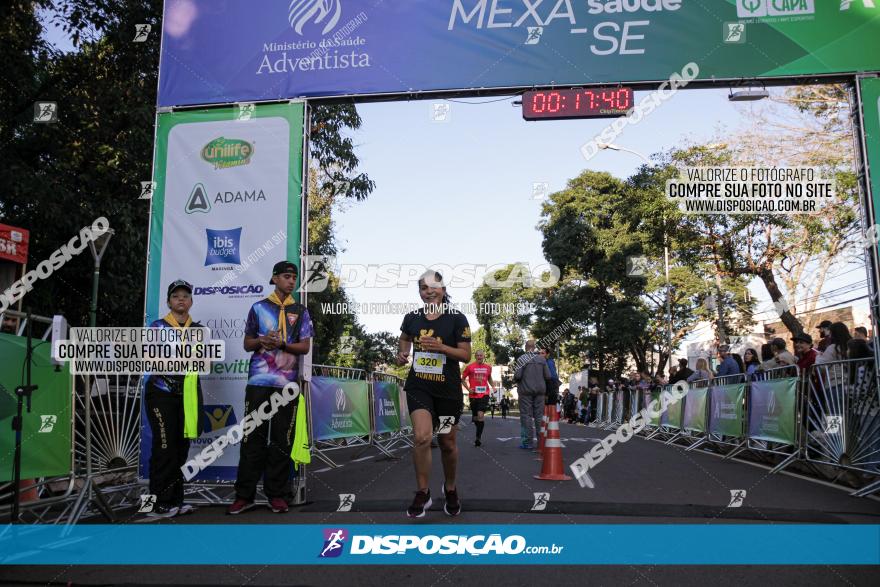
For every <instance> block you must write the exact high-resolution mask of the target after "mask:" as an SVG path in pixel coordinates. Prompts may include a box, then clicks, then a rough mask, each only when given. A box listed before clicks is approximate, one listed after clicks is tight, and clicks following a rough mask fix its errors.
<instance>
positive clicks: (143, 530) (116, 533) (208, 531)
mask: <svg viewBox="0 0 880 587" xmlns="http://www.w3.org/2000/svg"><path fill="white" fill-rule="evenodd" d="M423 563H424V564H432V565H436V564H455V565H461V564H491V565H494V564H530V565H531V564H552V565H559V564H567V565H597V564H599V565H603V564H604V565H617V564H627V565H715V564H727V565H876V564H880V525H714V526H707V525H682V524H668V525H580V526H576V525H570V524H569V525H510V526H483V525H458V526H448V525H444V526H437V525H424V526H423V525H419V526H413V525H376V526H365V525H341V526H323V525H275V524H273V525H225V524H224V525H180V524H169V525H155V526H137V525H81V526H8V525H7V526H4V527H2V529H0V564H4V565H186V564H238V565H248V564H261V565H264V564H269V565H303V564H382V565H387V564H423Z"/></svg>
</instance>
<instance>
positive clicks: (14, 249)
mask: <svg viewBox="0 0 880 587" xmlns="http://www.w3.org/2000/svg"><path fill="white" fill-rule="evenodd" d="M29 241H30V232H28V231H27V230H26V229H24V228H16V227H15V226H9V225H8V224H0V259H4V260H6V261H12V262H13V263H21V264H22V265H26V264H27V258H28V242H29Z"/></svg>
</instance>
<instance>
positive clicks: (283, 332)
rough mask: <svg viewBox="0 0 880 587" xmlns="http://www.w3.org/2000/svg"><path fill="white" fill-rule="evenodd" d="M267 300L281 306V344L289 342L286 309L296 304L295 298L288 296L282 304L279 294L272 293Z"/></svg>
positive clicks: (279, 311)
mask: <svg viewBox="0 0 880 587" xmlns="http://www.w3.org/2000/svg"><path fill="white" fill-rule="evenodd" d="M266 299H267V300H269V301H270V302H272V303H273V304H277V305H278V306H279V310H278V330H280V331H281V342H287V320H285V319H284V308H286V307H287V306H292V305H293V304H295V303H296V302H294V301H293V297H291V295H290V294H287V298H285V300H284V301H283V302H282V301H281V300H280V299H278V294H276V293H275V292H274V291H273V292H272V295H270V296H269V297H268V298H266Z"/></svg>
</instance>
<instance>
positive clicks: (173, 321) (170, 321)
mask: <svg viewBox="0 0 880 587" xmlns="http://www.w3.org/2000/svg"><path fill="white" fill-rule="evenodd" d="M163 320H165V322H167V323H168V324H170V325H171V326H173V327H174V328H177V329H178V330H183V329H185V328H189V325H190V324H192V323H193V319H192V316H190V315H187V317H186V324H184V325H183V326H181V325H180V323H179V322H178V321H177V318H175V317H174V314H173V313H172V312H168V314H167V315H166V316H165V318H163Z"/></svg>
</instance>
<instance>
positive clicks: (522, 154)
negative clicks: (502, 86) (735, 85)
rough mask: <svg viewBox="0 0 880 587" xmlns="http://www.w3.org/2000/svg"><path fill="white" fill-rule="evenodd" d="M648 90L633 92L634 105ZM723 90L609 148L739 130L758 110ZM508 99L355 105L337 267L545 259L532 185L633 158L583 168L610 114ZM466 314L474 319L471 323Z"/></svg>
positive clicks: (611, 168) (762, 305) (634, 160)
mask: <svg viewBox="0 0 880 587" xmlns="http://www.w3.org/2000/svg"><path fill="white" fill-rule="evenodd" d="M774 91H781V90H774ZM646 94H647V92H637V93H636V103H638V102H639V100H641V99H642V98H644V96H645V95H646ZM727 94H728V90H726V89H712V90H708V89H701V90H685V91H680V92H678V93H677V94H675V96H674V97H673V98H672V99H670V100H668V101H667V102H665V103H663V105H662V106H660V107H659V108H657V109H656V110H655V111H654V112H653V113H652V114H651V115H650V116H648V117H646V118H645V119H643V120H642V121H641V122H640V123H639V124H637V125H633V126H629V127H627V128H626V129H625V130H624V131H623V133H622V134H621V135H620V136H618V137H617V138H616V139H615V141H614V142H615V143H616V144H617V145H620V146H621V147H626V148H628V149H632V150H635V151H638V152H640V153H642V154H644V155H647V156H650V155H651V154H653V153H657V152H661V151H664V150H666V149H669V148H671V147H675V146H681V145H682V144H683V143H684V142H687V141H707V142H711V141H715V140H723V139H724V137H725V136H726V135H727V134H729V133H733V132H735V131H736V130H738V129H740V128H744V126H745V125H746V124H747V121H746V118H747V114H748V113H749V110H751V109H753V108H760V107H761V105H760V103H754V102H746V103H742V102H740V103H733V102H730V101H729V100H728V99H727ZM492 100H494V101H492ZM512 101H513V98H509V99H503V100H499V99H498V98H480V99H469V100H465V101H453V102H449V101H445V102H444V101H439V100H435V101H431V100H426V101H414V102H393V103H379V104H362V105H359V106H358V111H359V112H360V113H361V116H362V118H363V121H364V123H363V126H362V128H361V129H360V130H359V131H358V132H357V133H354V134H353V138H354V140H355V142H356V144H357V153H358V156H359V157H360V159H361V167H362V169H363V170H364V171H366V172H368V173H369V174H370V177H372V178H373V179H374V180H375V181H376V190H375V191H374V192H373V193H372V194H371V195H370V197H369V199H368V200H367V201H365V202H361V203H354V204H351V205H348V206H347V207H346V209H345V210H344V211H342V212H341V213H338V214H337V234H338V237H339V240H340V243H341V244H342V246H343V247H344V248H346V251H345V252H344V253H341V254H340V255H339V257H338V261H340V262H343V263H356V264H360V263H414V264H423V265H428V266H430V265H431V264H432V263H445V264H450V265H451V264H455V263H474V264H484V265H492V264H495V263H511V262H515V261H522V262H526V263H529V264H530V265H536V264H540V263H543V262H544V259H543V255H542V251H541V234H540V232H539V231H538V230H537V228H536V225H537V223H538V220H539V216H540V204H541V202H540V201H536V200H534V199H532V184H533V183H534V182H548V183H549V184H550V191H556V190H559V189H562V188H564V186H565V183H566V181H567V180H568V179H570V178H573V177H575V176H577V175H578V174H580V173H581V172H583V171H584V170H586V169H591V170H595V171H608V172H610V173H612V174H614V175H616V176H617V177H621V178H625V177H627V176H629V175H630V174H632V173H633V172H635V171H636V169H637V168H638V166H639V165H640V164H641V162H642V161H641V159H640V158H639V157H637V156H635V155H632V154H629V153H625V152H614V151H602V152H600V153H599V154H597V155H596V156H595V157H593V158H592V159H590V160H589V161H587V160H586V159H585V158H584V157H583V155H582V154H581V152H580V147H581V145H583V144H584V143H585V142H586V141H588V140H589V139H591V138H593V137H594V136H595V135H597V134H598V133H599V132H600V131H601V130H602V129H603V128H605V126H607V125H608V124H610V123H611V122H612V121H613V119H592V120H564V121H536V122H526V121H524V120H523V119H522V115H521V109H520V107H513V106H511V102H512ZM434 102H443V103H445V104H448V105H450V106H451V109H450V116H449V121H448V122H434V121H432V117H431V112H432V109H433V106H432V105H433V103H434ZM462 102H468V103H462ZM481 102H483V103H481ZM673 255H674V251H673ZM860 279H864V274H863V272H861V273H860V272H859V271H852V272H850V273H848V274H846V275H844V276H842V277H841V278H839V279H835V280H831V281H830V282H829V283H828V284H826V289H828V288H829V287H839V286H841V285H845V284H847V283H852V282H854V281H859V280H860ZM750 289H751V291H752V293H753V294H754V296H755V297H756V299H757V300H758V305H757V308H758V310H765V311H766V310H768V309H769V310H772V304H770V301H769V297H768V296H767V294H766V291H765V289H764V287H763V285H762V284H761V283H760V282H756V283H754V284H753V285H752V287H751V288H750ZM449 292H450V293H451V294H452V297H453V300H454V301H458V302H467V301H470V298H471V294H472V292H473V288H463V287H462V288H450V289H449ZM350 293H351V295H352V297H353V298H354V299H355V300H356V301H357V302H361V303H364V302H385V301H388V300H390V301H392V302H412V303H416V302H418V301H419V300H418V293H417V291H416V289H415V287H409V288H374V289H367V288H363V287H358V288H352V289H350ZM861 293H864V292H863V291H860V292H856V293H855V294H853V293H852V292H850V293H849V294H847V295H846V296H843V297H840V298H837V299H839V300H842V299H848V298H851V297H855V296H856V295H859V294H861ZM830 301H831V300H829V302H830ZM829 302H822V303H820V304H819V305H820V306H824V305H827V303H829ZM774 315H775V314H774ZM765 316H766V317H769V315H767V314H765ZM468 318H469V320H470V321H471V323H472V324H475V320H476V318H475V316H473V315H470V316H468ZM400 320H401V318H400V316H399V315H390V316H388V315H376V314H362V315H361V321H362V322H363V323H364V324H365V325H366V326H367V328H368V330H371V331H375V330H390V331H391V332H397V330H398V328H399V326H400Z"/></svg>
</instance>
